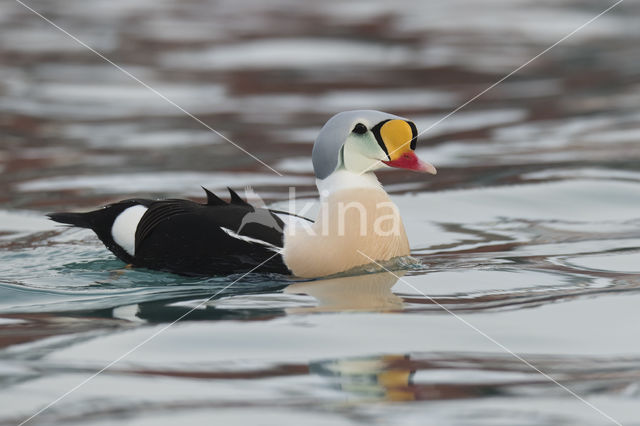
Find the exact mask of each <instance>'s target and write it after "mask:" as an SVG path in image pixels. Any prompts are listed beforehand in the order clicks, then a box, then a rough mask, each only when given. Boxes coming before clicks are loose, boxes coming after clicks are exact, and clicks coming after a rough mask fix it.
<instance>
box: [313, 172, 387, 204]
mask: <svg viewBox="0 0 640 426" xmlns="http://www.w3.org/2000/svg"><path fill="white" fill-rule="evenodd" d="M316 186H317V187H318V192H320V200H321V201H322V200H324V199H326V198H328V197H329V196H330V195H332V194H335V193H337V192H340V191H343V190H347V189H360V190H377V191H382V192H385V191H384V188H382V185H381V184H380V181H378V178H377V177H376V175H374V174H373V173H372V172H369V173H364V174H360V173H354V172H350V171H348V170H336V171H335V172H333V173H332V174H331V175H329V176H328V177H327V178H326V179H316Z"/></svg>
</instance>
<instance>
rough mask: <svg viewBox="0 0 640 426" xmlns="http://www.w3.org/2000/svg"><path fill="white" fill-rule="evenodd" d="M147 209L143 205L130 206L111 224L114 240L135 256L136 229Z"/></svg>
mask: <svg viewBox="0 0 640 426" xmlns="http://www.w3.org/2000/svg"><path fill="white" fill-rule="evenodd" d="M146 211H147V208H146V207H145V206H141V205H137V206H133V207H129V208H128V209H126V210H124V211H123V212H122V213H120V214H119V215H118V217H116V220H114V221H113V225H112V226H111V236H112V237H113V241H115V242H116V244H118V245H119V246H120V247H122V248H123V249H124V250H125V251H126V252H127V253H129V254H130V255H131V256H135V251H136V229H137V228H138V223H140V219H142V216H143V215H144V214H145V212H146Z"/></svg>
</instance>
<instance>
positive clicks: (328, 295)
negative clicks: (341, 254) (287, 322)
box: [284, 271, 404, 313]
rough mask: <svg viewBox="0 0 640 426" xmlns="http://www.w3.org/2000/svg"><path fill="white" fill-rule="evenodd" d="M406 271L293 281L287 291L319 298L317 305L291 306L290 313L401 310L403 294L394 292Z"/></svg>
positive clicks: (288, 310) (285, 290)
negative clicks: (400, 295)
mask: <svg viewBox="0 0 640 426" xmlns="http://www.w3.org/2000/svg"><path fill="white" fill-rule="evenodd" d="M402 275H404V271H398V272H393V273H391V272H379V273H375V274H365V275H354V276H346V277H345V276H341V277H335V278H328V279H324V280H318V281H307V282H299V283H295V284H291V285H290V286H288V287H286V288H285V289H284V292H285V293H287V294H307V295H309V296H311V297H313V298H314V299H316V300H317V302H318V305H317V306H314V307H302V308H289V309H287V313H304V312H331V311H345V310H346V311H397V310H401V309H402V307H403V301H402V298H401V297H398V296H396V295H395V294H393V293H392V292H391V288H392V287H393V286H394V285H395V284H396V282H398V280H399V277H401V276H402Z"/></svg>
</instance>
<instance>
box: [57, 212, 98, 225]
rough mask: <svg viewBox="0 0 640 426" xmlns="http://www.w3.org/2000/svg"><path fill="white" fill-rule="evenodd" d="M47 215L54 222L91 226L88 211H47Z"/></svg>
mask: <svg viewBox="0 0 640 426" xmlns="http://www.w3.org/2000/svg"><path fill="white" fill-rule="evenodd" d="M47 216H48V217H49V219H51V220H53V221H54V222H59V223H65V224H67V225H73V226H78V227H80V228H91V224H90V223H89V214H88V213H64V212H63V213H49V214H47Z"/></svg>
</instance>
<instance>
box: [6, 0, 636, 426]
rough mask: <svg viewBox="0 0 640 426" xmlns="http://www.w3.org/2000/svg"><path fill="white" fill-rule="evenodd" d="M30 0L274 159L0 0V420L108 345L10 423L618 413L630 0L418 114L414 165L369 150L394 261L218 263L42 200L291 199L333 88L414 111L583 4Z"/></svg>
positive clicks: (631, 190)
mask: <svg viewBox="0 0 640 426" xmlns="http://www.w3.org/2000/svg"><path fill="white" fill-rule="evenodd" d="M28 4H29V5H30V6H31V7H33V8H34V9H36V10H37V11H39V12H41V13H43V14H44V15H46V16H47V17H48V18H50V19H51V20H53V21H54V22H56V23H57V24H58V25H60V26H61V27H63V28H64V29H66V30H67V31H69V32H70V33H72V34H74V35H75V36H77V37H78V38H79V39H81V40H82V41H84V42H86V43H87V44H89V45H90V46H92V47H93V48H95V49H97V50H99V51H100V52H102V53H103V54H104V55H106V56H107V57H108V58H110V59H111V60H113V61H115V62H116V63H117V64H119V65H121V66H122V67H123V68H125V69H126V70H128V71H129V72H131V73H132V74H134V75H135V76H136V77H137V78H139V79H141V80H143V81H144V82H145V83H147V84H149V85H151V86H152V87H153V88H155V89H157V90H158V91H160V92H161V93H162V94H163V95H165V96H166V97H167V98H169V99H171V100H172V101H174V102H175V103H177V104H178V105H180V106H181V107H183V108H184V109H186V110H187V111H189V112H190V113H192V114H194V115H196V116H197V117H198V118H199V119H201V120H202V121H203V122H205V123H207V124H208V125H210V126H212V127H214V128H215V129H216V130H219V131H220V132H222V133H223V134H224V135H225V136H227V137H229V138H231V139H232V140H233V141H235V142H237V143H238V144H240V145H241V146H243V147H244V148H246V149H247V150H249V151H251V152H252V153H254V154H255V155H256V156H258V157H259V158H260V159H262V160H264V161H265V162H266V163H268V164H269V165H271V166H273V167H274V168H276V169H277V170H278V171H280V172H282V173H283V174H284V176H283V177H279V176H277V175H276V174H274V173H272V171H270V170H269V169H268V168H266V167H263V166H261V165H260V164H259V163H257V162H256V161H255V160H253V159H252V158H250V157H248V156H246V155H245V154H243V153H242V152H240V151H239V150H237V149H236V148H235V147H233V146H232V145H230V144H228V143H227V142H225V141H224V140H222V139H221V138H220V137H218V136H217V135H215V134H214V133H212V132H210V131H208V130H207V129H206V128H205V127H204V126H202V124H200V123H198V122H196V121H195V120H194V119H193V118H191V117H188V116H186V115H185V114H183V113H182V112H181V111H180V110H178V109H176V107H175V106H172V105H171V104H169V103H168V102H167V101H166V100H163V99H161V98H160V97H158V96H157V94H154V93H153V92H151V91H149V90H148V89H147V88H145V87H143V86H141V85H140V84H138V83H137V82H135V81H133V80H131V79H130V78H129V77H127V76H126V75H125V74H123V73H122V72H120V71H119V70H117V69H115V68H114V67H113V66H112V65H110V64H108V63H106V62H104V61H102V60H101V59H100V58H98V57H97V56H96V55H95V54H93V53H91V52H89V51H88V50H87V49H86V48H85V47H83V46H81V45H79V44H77V43H76V42H74V41H73V40H71V39H70V38H69V37H67V36H66V35H64V34H62V33H61V32H59V31H58V30H56V29H55V28H53V27H52V26H50V25H49V24H47V23H46V22H44V21H43V20H42V19H41V18H39V17H37V16H35V15H34V14H33V13H32V12H30V11H29V10H27V9H25V8H24V7H23V6H21V5H20V4H19V3H15V2H10V1H9V2H3V3H2V4H0V76H1V78H0V202H1V203H2V204H1V206H2V207H1V208H0V383H1V384H2V386H0V401H2V402H1V403H0V424H8V425H9V424H18V423H20V422H21V421H23V420H25V419H26V418H28V417H29V416H31V415H32V414H34V413H35V412H37V411H38V410H39V409H41V408H42V407H44V406H46V405H47V404H49V403H50V402H52V401H54V400H55V399H56V398H58V397H59V396H61V395H63V394H64V393H65V392H67V391H69V390H70V389H72V388H74V386H76V385H78V384H80V383H82V382H83V381H84V380H85V379H87V378H88V377H90V376H91V375H92V374H94V373H95V372H97V371H99V370H100V369H102V368H103V367H105V366H106V365H108V364H109V363H111V362H112V361H113V360H115V359H118V358H119V357H121V356H122V355H124V354H127V356H126V357H124V358H122V359H120V360H119V361H118V362H117V363H116V364H114V365H112V366H110V368H109V369H107V370H106V371H104V372H103V373H101V374H100V375H98V376H97V377H95V378H94V379H93V380H91V381H89V382H88V383H86V384H85V385H83V386H82V387H80V388H79V389H78V390H76V391H74V392H73V393H71V394H69V395H68V396H66V397H65V398H64V399H62V400H61V401H60V402H58V403H56V404H55V405H53V406H52V407H51V408H49V409H48V410H46V411H44V412H43V413H42V414H40V415H39V416H37V417H35V418H34V419H32V420H31V423H30V424H60V425H69V424H81V425H110V424H116V423H117V424H128V425H149V424H175V423H177V422H181V423H183V424H195V423H211V422H215V423H216V424H218V423H219V424H251V423H255V424H294V423H302V424H311V425H315V424H318V425H320V424H323V425H324V424H331V425H333V424H336V425H340V424H361V423H362V424H371V423H376V424H398V425H412V424H416V425H417V424H420V425H423V424H433V425H498V424H504V425H604V424H614V422H613V421H612V419H615V421H618V422H620V423H622V424H625V425H633V424H638V425H640V420H639V419H640V408H639V407H640V400H639V398H640V387H639V385H640V342H639V339H638V337H640V334H639V328H638V324H640V310H639V309H638V306H640V148H639V145H638V143H639V142H640V49H639V47H638V46H640V43H639V41H640V27H639V26H638V25H637V16H638V13H640V8H639V7H638V4H637V3H633V2H629V1H627V2H624V3H623V4H621V5H619V6H617V7H616V8H614V9H613V10H612V11H611V12H610V13H607V14H606V15H604V16H602V17H601V18H600V19H598V20H596V21H595V22H593V23H592V24H590V25H588V26H587V27H585V28H584V29H582V30H581V31H579V32H578V33H576V34H575V35H573V36H572V37H570V38H569V39H567V40H566V41H564V42H563V43H561V44H560V45H558V46H557V47H555V48H554V49H553V50H551V51H549V52H548V53H546V54H545V55H543V56H541V57H540V58H539V59H537V60H536V61H534V62H532V63H531V64H530V65H528V66H527V67H525V68H523V69H522V70H521V71H519V72H518V73H516V74H515V75H513V76H512V77H510V78H509V79H507V80H506V81H504V82H503V83H501V84H500V85H498V86H497V87H495V88H494V89H492V90H491V91H489V92H487V93H486V94H484V95H483V96H481V97H479V98H478V99H477V100H475V101H474V102H472V103H471V104H469V105H468V106H467V107H465V108H464V109H462V110H461V111H460V112H458V113H456V114H454V115H452V116H451V117H449V118H447V119H446V120H444V121H442V122H441V123H438V124H437V125H435V126H434V127H433V128H431V129H429V130H428V131H427V132H426V133H425V134H424V135H422V136H421V139H420V142H419V145H418V151H419V154H420V156H421V157H423V158H425V159H426V160H428V161H430V162H432V163H434V164H435V165H436V166H437V167H438V169H439V174H438V175H437V176H436V177H433V178H426V179H425V177H424V176H421V175H415V174H411V173H402V172H393V173H391V172H389V173H382V174H381V176H380V177H381V180H382V181H383V183H384V184H385V187H386V188H387V189H388V191H389V192H390V193H391V194H392V197H393V199H394V201H396V202H397V204H398V206H399V208H400V211H401V212H402V215H403V218H404V220H405V226H406V229H407V231H408V234H409V238H410V242H411V247H412V251H413V256H414V257H415V258H417V259H419V260H420V262H421V264H420V265H419V266H413V267H409V268H407V269H406V270H401V271H397V272H395V273H394V274H389V273H375V274H372V273H367V274H362V275H357V276H352V277H342V278H334V279H327V280H316V281H305V282H296V281H295V280H291V279H290V278H288V277H282V276H264V275H257V274H254V275H251V276H248V277H246V278H243V279H241V280H240V281H238V282H237V283H235V284H233V285H231V286H229V284H231V283H233V282H234V280H236V279H237V278H239V276H232V277H219V278H211V279H187V278H182V277H178V276H174V275H169V274H165V273H158V272H152V271H145V270H131V269H125V268H124V266H125V265H124V264H122V263H121V262H119V261H118V260H116V259H115V258H114V257H113V256H112V255H111V254H110V253H109V252H108V251H107V250H105V249H104V248H103V246H102V245H101V244H100V242H99V241H98V240H97V239H96V238H95V237H94V236H93V234H92V233H91V232H88V231H85V230H74V229H68V228H64V227H58V226H55V225H54V224H53V223H51V222H49V221H47V220H45V219H44V217H43V213H45V212H49V211H55V210H69V209H89V208H93V207H95V206H98V205H101V204H104V203H107V202H110V201H114V200H118V199H122V198H127V197H132V196H147V197H150V196H151V197H176V196H183V197H195V198H198V197H201V195H202V194H201V189H200V185H205V186H207V187H209V188H211V189H213V190H216V191H222V190H223V189H224V187H225V186H227V185H231V186H233V187H234V188H236V189H242V188H243V187H244V186H247V185H251V186H252V187H253V188H254V189H255V190H256V191H257V192H258V193H259V194H260V195H261V196H263V197H264V198H265V199H267V200H268V201H269V202H271V203H274V204H278V203H280V204H281V205H284V206H286V205H287V203H286V201H285V200H286V199H287V197H288V194H289V186H295V187H296V195H297V196H298V197H300V198H302V199H313V198H314V197H315V196H316V191H315V186H314V179H313V175H312V168H311V161H310V151H311V144H312V141H313V138H314V137H315V134H316V133H317V131H318V130H319V128H320V126H321V125H322V124H323V123H324V122H325V121H326V120H327V118H328V117H329V116H331V115H332V114H334V113H335V112H338V111H341V110H345V109H353V108H376V109H382V110H387V111H389V112H392V113H396V114H402V115H405V116H408V117H410V118H411V119H413V120H414V121H415V122H416V123H417V125H418V128H419V129H427V128H429V127H430V126H432V125H433V124H434V123H437V122H438V121H439V120H440V119H441V118H442V117H443V116H444V115H446V114H447V113H449V112H450V111H452V110H453V109H455V108H456V107H457V106H459V105H460V104H462V103H464V102H465V101H467V100H468V99H470V98H472V97H473V96H475V95H476V94H477V93H479V92H481V91H482V90H484V89H485V88H487V87H488V86H490V85H491V84H493V83H494V82H496V81H497V80H499V79H500V78H502V77H503V76H504V75H506V74H508V73H509V72H511V71H512V70H514V69H515V68H517V67H518V66H520V65H521V64H523V63H524V62H526V61H528V60H529V59H530V58H532V57H534V56H535V55H536V54H538V53H539V52H541V51H542V50H544V49H545V48H547V47H548V46H550V45H551V44H553V43H555V42H556V41H557V40H559V39H560V38H562V37H563V36H565V35H566V34H568V33H570V32H571V31H573V30H574V29H575V28H577V27H578V26H580V25H582V24H583V23H585V22H587V21H588V20H589V19H591V18H592V17H594V16H595V15H597V14H598V13H599V12H601V11H602V10H604V8H606V7H607V6H608V4H605V3H599V2H592V1H555V2H532V1H525V0H518V1H515V0H510V1H505V0H491V1H484V2H474V1H471V0H456V1H433V2H419V1H410V0H403V1H401V2H382V1H369V2H348V3H346V2H338V1H326V2H321V3H320V2H317V3H314V4H312V3H306V4H300V3H299V2H294V1H291V0H277V1H270V2H253V1H240V2H234V1H226V0H220V1H215V2H204V1H201V0H195V1H191V2H179V1H176V0H165V1H160V2H158V1H153V2H151V1H136V2H128V1H119V0H118V1H113V0H110V1H107V0H91V1H84V2H78V1H64V0H54V1H46V2H45V1H39V0H38V1H33V2H29V3H28ZM212 295H216V296H215V297H214V298H213V299H212V300H210V301H207V299H208V298H209V297H211V296H212ZM203 302H204V303H203ZM194 307H197V309H195V310H194V311H193V312H192V313H191V314H189V315H187V316H186V317H185V318H183V319H181V321H179V322H178V323H176V324H175V325H173V326H171V327H169V328H167V329H166V330H165V328H166V327H167V326H168V325H169V324H171V322H172V321H175V320H177V319H180V318H181V317H182V316H184V315H185V314H186V313H187V312H189V311H190V310H191V309H193V308H194ZM452 314H455V315H452ZM156 334H157V336H156V337H153V338H152V339H151V340H149V341H148V342H147V343H146V344H144V345H142V346H140V347H139V348H137V349H136V350H135V351H133V352H131V353H129V351H130V350H131V349H132V348H135V347H136V346H137V345H139V344H140V343H141V342H145V340H146V339H149V338H151V337H152V336H154V335H156ZM505 349H508V350H510V351H513V352H514V353H516V354H518V356H520V357H521V358H522V359H518V358H516V357H515V356H514V355H513V354H509V353H508V352H507V351H506V350H505ZM523 360H526V361H527V362H528V363H529V365H527V364H526V363H525V362H523ZM534 368H535V369H538V370H540V371H542V372H544V373H545V374H546V375H547V377H545V376H544V375H542V374H540V373H539V372H537V371H536V370H535V369H534ZM550 379H553V380H556V381H557V382H559V383H560V384H562V385H563V386H565V387H566V389H563V388H561V387H560V386H559V385H558V384H555V383H553V382H552V381H551V380H550ZM567 389H569V390H571V391H572V392H575V394H576V395H578V396H580V397H581V398H584V401H581V400H579V399H578V398H576V397H575V396H573V395H571V394H570V393H569V392H568V390H567ZM585 401H586V402H585ZM587 402H588V403H589V404H592V406H589V405H587ZM594 407H595V408H594ZM597 410H601V412H598V411H597ZM607 416H609V417H610V418H607Z"/></svg>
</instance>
